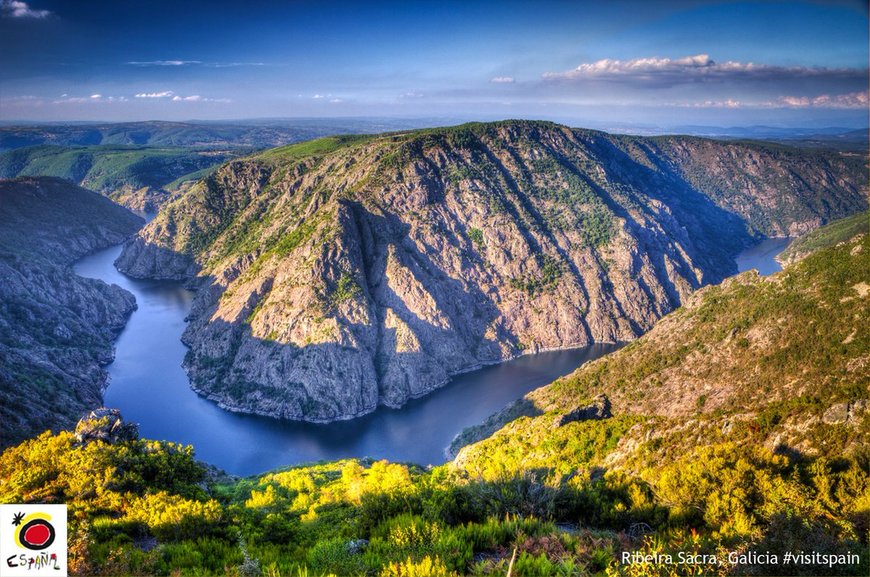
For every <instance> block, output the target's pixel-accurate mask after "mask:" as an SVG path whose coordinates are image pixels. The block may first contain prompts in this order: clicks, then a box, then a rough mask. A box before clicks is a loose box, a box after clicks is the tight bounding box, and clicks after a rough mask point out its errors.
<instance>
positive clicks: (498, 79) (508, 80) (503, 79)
mask: <svg viewBox="0 0 870 577" xmlns="http://www.w3.org/2000/svg"><path fill="white" fill-rule="evenodd" d="M489 81H490V82H492V83H493V84H513V83H514V78H513V76H495V77H493V78H490V79H489Z"/></svg>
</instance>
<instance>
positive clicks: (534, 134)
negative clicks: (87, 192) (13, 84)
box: [119, 122, 867, 421]
mask: <svg viewBox="0 0 870 577" xmlns="http://www.w3.org/2000/svg"><path fill="white" fill-rule="evenodd" d="M744 156H745V157H749V158H751V159H752V161H753V163H755V164H754V165H753V166H755V167H756V168H754V169H753V171H752V176H753V178H752V180H751V181H749V180H746V178H747V177H745V175H744V172H745V170H744V167H742V166H741V165H740V162H739V159H740V158H741V157H744ZM705 164H709V166H708V168H707V169H705V170H707V173H706V174H708V175H711V176H709V178H707V180H704V178H702V175H701V173H699V172H698V171H699V170H700V168H699V167H701V166H702V165H705ZM781 174H786V175H796V176H794V178H791V177H789V179H787V180H777V178H778V176H777V175H781ZM866 183H867V178H866V174H865V173H864V171H863V169H861V168H860V167H855V166H852V165H851V164H850V161H848V160H845V159H843V158H840V157H837V156H836V155H833V156H832V155H821V154H820V155H819V156H817V157H813V156H811V155H810V154H809V153H806V152H804V151H798V150H794V151H788V150H787V151H786V152H782V151H781V150H780V149H777V151H776V153H775V154H774V153H773V152H771V151H769V150H767V149H766V148H765V147H764V146H761V145H752V144H745V143H744V144H736V143H721V142H713V141H705V140H701V139H690V138H685V139H680V138H673V139H643V138H632V137H616V136H611V135H607V134H604V133H600V132H593V131H584V130H575V129H569V128H566V127H562V126H557V125H553V124H549V123H536V122H503V123H493V124H481V125H467V126H462V127H456V128H451V129H441V130H429V131H422V132H415V133H407V134H395V135H385V136H378V137H365V138H360V137H346V138H331V139H324V140H321V141H315V142H312V143H305V144H302V145H296V146H290V147H285V148H282V149H276V150H273V151H269V152H267V153H264V154H262V155H260V156H255V157H251V158H249V159H245V160H239V161H233V162H231V163H229V164H227V165H225V166H224V167H223V168H221V169H220V170H219V171H217V173H216V174H215V175H214V176H212V177H210V178H207V179H205V180H203V181H201V182H200V183H199V184H198V185H196V186H195V187H193V188H192V189H191V190H190V191H189V192H188V193H187V194H185V195H183V196H182V197H180V198H179V199H177V200H175V201H173V202H171V203H170V204H168V205H167V206H166V207H165V208H164V210H163V211H162V212H161V214H160V215H158V217H157V218H156V219H155V220H154V221H153V222H152V223H150V224H149V225H148V226H147V227H146V228H145V229H144V230H143V231H142V232H141V233H140V235H139V237H138V238H137V239H136V240H135V241H133V242H132V243H130V244H129V245H128V247H127V248H126V249H125V253H124V255H123V256H122V258H121V259H120V260H119V267H120V268H121V269H122V270H124V271H126V272H128V273H132V274H134V275H138V276H158V277H161V278H167V277H171V278H181V277H183V276H185V275H191V274H193V272H194V271H195V270H198V271H199V272H198V273H197V274H198V277H197V280H196V282H197V283H198V284H199V286H201V287H202V289H201V290H200V291H199V294H198V295H197V298H196V301H195V303H194V306H193V310H192V312H191V322H190V325H189V327H188V329H187V331H186V332H185V334H184V341H185V343H186V344H188V345H189V346H190V348H191V350H190V354H189V355H188V358H187V360H186V362H185V367H186V369H187V370H188V372H189V374H190V376H191V379H192V381H193V386H194V387H195V388H196V390H198V391H199V392H201V393H202V394H204V395H206V396H208V397H209V398H211V399H214V400H215V401H217V402H219V403H220V404H221V406H223V407H225V408H227V409H230V410H236V411H243V412H250V413H259V414H266V415H271V416H276V417H280V418H288V419H305V420H310V421H330V420H335V419H343V418H350V417H354V416H357V415H361V414H364V413H367V412H370V411H373V410H374V409H375V408H376V407H377V406H378V405H386V406H391V407H396V406H400V405H402V404H403V403H405V402H406V401H407V400H408V399H411V398H414V397H418V396H421V395H424V394H426V393H428V392H429V391H431V390H433V389H435V388H437V387H439V386H441V385H442V384H444V383H445V382H446V381H447V380H448V379H449V377H450V375H453V374H456V373H458V372H462V371H466V370H469V369H472V368H475V367H478V366H481V365H483V364H488V363H493V362H498V361H501V360H505V359H508V358H511V357H514V356H517V355H520V354H524V353H528V352H536V351H542V350H548V349H558V348H565V347H577V346H584V345H588V344H590V343H594V342H617V341H627V340H632V339H634V338H636V337H637V336H639V335H641V334H643V333H644V332H646V331H647V330H649V329H650V328H651V327H652V325H653V323H654V322H655V321H656V320H657V319H658V318H660V317H661V316H663V315H664V314H666V313H667V312H669V311H671V310H673V309H674V308H675V307H677V306H679V304H680V303H681V302H683V301H684V300H685V299H686V298H688V296H689V295H690V294H691V293H692V292H693V291H695V290H696V289H698V288H699V287H701V286H703V285H705V284H710V283H715V282H719V281H721V280H722V279H723V278H725V277H726V276H728V275H730V274H733V273H734V272H736V267H735V264H734V261H733V257H734V255H735V254H736V253H737V252H738V251H739V250H740V249H741V248H743V247H744V246H746V245H748V244H749V243H751V242H753V238H752V234H773V233H775V232H777V231H780V230H790V227H792V225H793V224H795V223H798V225H799V226H813V223H819V222H823V221H825V220H827V219H829V218H832V217H835V216H839V215H840V214H843V213H847V212H849V211H851V210H853V209H854V210H859V209H860V208H862V207H864V206H866V198H865V196H864V192H863V191H864V190H865V189H866ZM786 185H787V186H786ZM774 192H776V194H775V195H774ZM780 197H781V198H782V200H780ZM820 198H823V199H824V198H826V199H828V200H827V201H825V202H818V199H820ZM786 206H787V207H788V210H786V208H785V207H786ZM191 263H194V264H191ZM196 267H198V269H197V268H196Z"/></svg>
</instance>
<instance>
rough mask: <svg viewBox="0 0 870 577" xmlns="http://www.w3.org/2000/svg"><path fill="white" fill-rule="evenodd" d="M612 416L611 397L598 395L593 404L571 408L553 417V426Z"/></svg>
mask: <svg viewBox="0 0 870 577" xmlns="http://www.w3.org/2000/svg"><path fill="white" fill-rule="evenodd" d="M611 416H612V415H611V413H610V399H608V398H607V395H598V396H597V397H595V399H594V400H593V401H592V403H591V404H589V405H585V406H581V407H577V408H574V409H571V410H569V411H567V412H565V413H563V414H561V415H559V416H558V417H556V418H555V419H553V427H554V428H555V427H564V426H565V425H567V424H568V423H576V422H577V421H597V420H601V419H608V418H610V417H611Z"/></svg>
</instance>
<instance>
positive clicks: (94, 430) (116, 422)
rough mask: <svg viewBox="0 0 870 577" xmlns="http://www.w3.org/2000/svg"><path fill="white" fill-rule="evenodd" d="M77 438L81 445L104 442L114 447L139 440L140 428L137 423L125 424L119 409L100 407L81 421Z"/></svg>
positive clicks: (77, 425)
mask: <svg viewBox="0 0 870 577" xmlns="http://www.w3.org/2000/svg"><path fill="white" fill-rule="evenodd" d="M75 437H76V441H77V442H79V443H89V442H91V441H103V442H104V443H109V444H112V445H114V444H115V443H122V442H124V441H135V440H136V439H138V438H139V427H138V426H137V425H136V424H135V423H125V422H124V419H122V418H121V411H119V410H118V409H107V408H106V407H100V408H99V409H95V410H93V411H91V412H90V413H88V414H87V415H85V416H84V417H82V418H81V419H79V422H78V423H77V424H76V430H75Z"/></svg>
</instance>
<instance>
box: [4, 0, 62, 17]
mask: <svg viewBox="0 0 870 577" xmlns="http://www.w3.org/2000/svg"><path fill="white" fill-rule="evenodd" d="M0 10H2V13H3V15H4V16H9V17H12V18H37V19H40V18H48V17H49V16H51V12H49V11H48V10H34V9H33V8H31V7H30V6H29V5H28V4H27V2H22V1H21V0H2V3H0Z"/></svg>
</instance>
